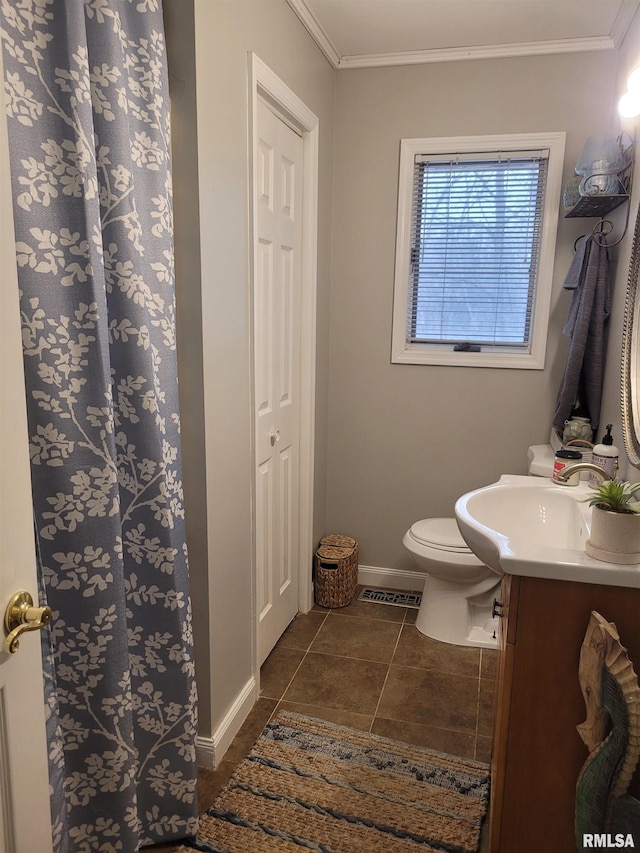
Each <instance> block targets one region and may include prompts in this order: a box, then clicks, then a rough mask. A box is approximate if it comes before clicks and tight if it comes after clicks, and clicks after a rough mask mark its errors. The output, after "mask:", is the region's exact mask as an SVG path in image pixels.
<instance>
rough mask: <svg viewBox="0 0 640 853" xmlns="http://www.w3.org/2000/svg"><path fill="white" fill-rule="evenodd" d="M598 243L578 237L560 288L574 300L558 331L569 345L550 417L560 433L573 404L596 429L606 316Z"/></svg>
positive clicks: (604, 264) (605, 258)
mask: <svg viewBox="0 0 640 853" xmlns="http://www.w3.org/2000/svg"><path fill="white" fill-rule="evenodd" d="M599 239H602V238H601V237H600V238H599V237H598V235H594V234H590V235H589V236H587V237H581V238H580V240H579V241H578V245H577V248H576V252H575V255H574V258H573V262H572V264H571V267H570V268H569V272H568V273H567V277H566V280H565V283H564V289H565V290H572V291H573V298H572V300H571V306H570V308H569V316H568V317H567V323H566V325H565V327H564V329H563V332H564V334H565V335H567V337H569V338H571V342H570V344H569V352H568V353H567V365H566V367H565V371H564V376H563V379H562V383H561V385H560V390H559V392H558V399H557V401H556V410H555V413H554V416H553V427H554V429H555V430H556V431H557V432H558V433H559V434H562V430H563V428H564V422H565V421H566V420H567V419H568V418H570V417H571V413H572V411H573V409H574V407H575V405H576V402H577V401H578V400H579V401H580V406H581V408H582V409H584V410H585V415H586V416H588V417H589V420H590V421H591V427H592V429H593V430H594V432H595V431H597V429H598V425H599V420H600V403H601V401H602V380H603V375H604V358H605V335H604V332H605V325H606V322H607V320H608V318H609V314H610V311H611V297H610V292H609V253H608V250H607V246H606V244H604V243H600V242H599Z"/></svg>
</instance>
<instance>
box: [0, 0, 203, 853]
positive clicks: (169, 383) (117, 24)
mask: <svg viewBox="0 0 640 853" xmlns="http://www.w3.org/2000/svg"><path fill="white" fill-rule="evenodd" d="M1 8H2V17H1V19H0V23H1V25H2V40H3V57H4V68H5V81H4V82H5V97H6V102H7V115H8V127H9V142H10V154H11V171H12V183H13V192H14V212H15V222H16V247H17V262H18V274H19V284H20V290H21V319H22V336H23V348H24V361H25V372H26V384H27V398H28V414H29V432H30V450H31V468H32V479H33V495H34V523H35V528H36V537H37V546H38V553H39V559H40V571H41V580H42V583H43V586H44V590H45V595H46V598H47V602H48V604H49V605H50V606H51V608H52V611H53V623H52V631H51V651H52V664H53V669H52V671H51V673H49V676H50V677H51V681H50V684H51V685H52V686H53V689H52V690H50V691H49V692H48V705H49V708H50V712H51V718H50V724H51V728H52V730H53V729H55V731H56V732H57V737H53V736H52V737H51V739H50V765H51V779H52V793H53V799H54V803H55V805H54V806H53V816H54V819H53V824H54V840H55V847H56V849H57V850H59V851H69V853H71V851H97V850H100V851H111V850H118V851H123V853H132V851H135V850H137V849H138V848H139V846H141V845H144V844H149V843H153V842H158V841H164V840H169V839H173V838H180V837H184V836H188V835H194V834H195V832H196V829H197V803H196V795H195V789H196V765H195V736H196V719H195V716H196V712H195V702H196V697H195V681H194V664H193V654H192V635H191V608H190V600H189V590H188V575H187V553H186V545H185V529H184V509H183V495H182V482H181V467H180V440H179V417H178V389H177V372H176V351H175V322H174V320H175V318H174V281H173V241H172V207H171V176H170V168H169V166H170V164H169V99H168V88H167V72H166V55H165V44H164V32H163V23H162V9H161V6H160V3H159V0H66V2H65V0H2V6H1Z"/></svg>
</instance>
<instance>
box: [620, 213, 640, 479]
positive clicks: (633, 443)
mask: <svg viewBox="0 0 640 853" xmlns="http://www.w3.org/2000/svg"><path fill="white" fill-rule="evenodd" d="M639 277H640V206H639V207H638V212H637V214H636V223H635V227H634V230H633V239H632V242H631V257H630V260H629V274H628V276H627V291H626V296H625V304H624V320H623V327H622V371H621V374H620V413H621V419H622V435H623V438H624V446H625V450H626V452H627V456H628V457H629V461H630V462H631V464H632V465H633V466H635V467H636V468H640V290H639V282H638V279H639Z"/></svg>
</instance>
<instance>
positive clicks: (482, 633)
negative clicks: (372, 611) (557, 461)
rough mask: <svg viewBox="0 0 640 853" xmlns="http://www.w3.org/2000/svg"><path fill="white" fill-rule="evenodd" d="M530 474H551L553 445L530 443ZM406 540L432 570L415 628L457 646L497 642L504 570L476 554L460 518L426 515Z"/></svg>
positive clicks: (414, 556) (420, 561) (421, 563)
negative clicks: (497, 602) (501, 572)
mask: <svg viewBox="0 0 640 853" xmlns="http://www.w3.org/2000/svg"><path fill="white" fill-rule="evenodd" d="M527 455H528V460H529V474H532V475H534V476H543V477H551V475H552V472H553V448H552V447H551V446H550V445H533V446H532V447H530V448H529V449H528V454H527ZM402 544H403V545H404V547H405V548H406V550H407V551H408V553H409V555H410V557H411V559H412V560H413V562H414V563H415V564H416V566H417V567H418V568H419V569H420V571H421V572H423V573H425V574H426V575H427V579H426V581H425V585H424V591H423V593H422V603H421V605H420V608H419V610H418V616H417V618H416V628H417V629H418V630H419V631H420V632H421V633H422V634H425V635H426V636H427V637H431V638H432V639H434V640H440V641H441V642H444V643H452V644H454V645H456V646H475V647H478V648H497V645H498V641H497V633H498V617H497V616H494V615H493V601H494V599H496V598H498V599H499V598H500V582H501V579H502V576H501V575H498V574H497V573H495V572H494V571H493V570H492V569H490V568H489V567H488V566H485V565H484V563H482V562H480V560H479V559H478V558H477V557H476V556H475V554H474V553H473V552H472V551H471V549H470V548H469V547H468V546H467V544H466V542H465V541H464V539H463V538H462V535H461V533H460V531H459V530H458V524H457V522H456V520H455V518H425V519H422V520H421V521H416V522H415V523H414V524H412V525H411V527H410V528H409V530H407V532H406V533H405V535H404V538H403V540H402Z"/></svg>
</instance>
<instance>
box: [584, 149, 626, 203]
mask: <svg viewBox="0 0 640 853" xmlns="http://www.w3.org/2000/svg"><path fill="white" fill-rule="evenodd" d="M625 166H626V160H625V156H624V153H623V151H622V148H621V146H620V144H619V142H618V140H617V139H616V137H615V136H614V135H613V134H612V133H601V134H600V135H598V136H590V137H589V138H588V139H587V141H586V143H585V146H584V148H583V149H582V153H581V154H580V157H579V158H578V162H577V163H576V175H582V180H581V181H580V185H579V187H578V189H579V192H580V195H583V196H584V195H588V196H591V195H617V193H619V192H620V189H621V184H620V182H619V179H618V174H619V173H620V172H621V170H622V169H624V167H625ZM622 189H624V187H622Z"/></svg>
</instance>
